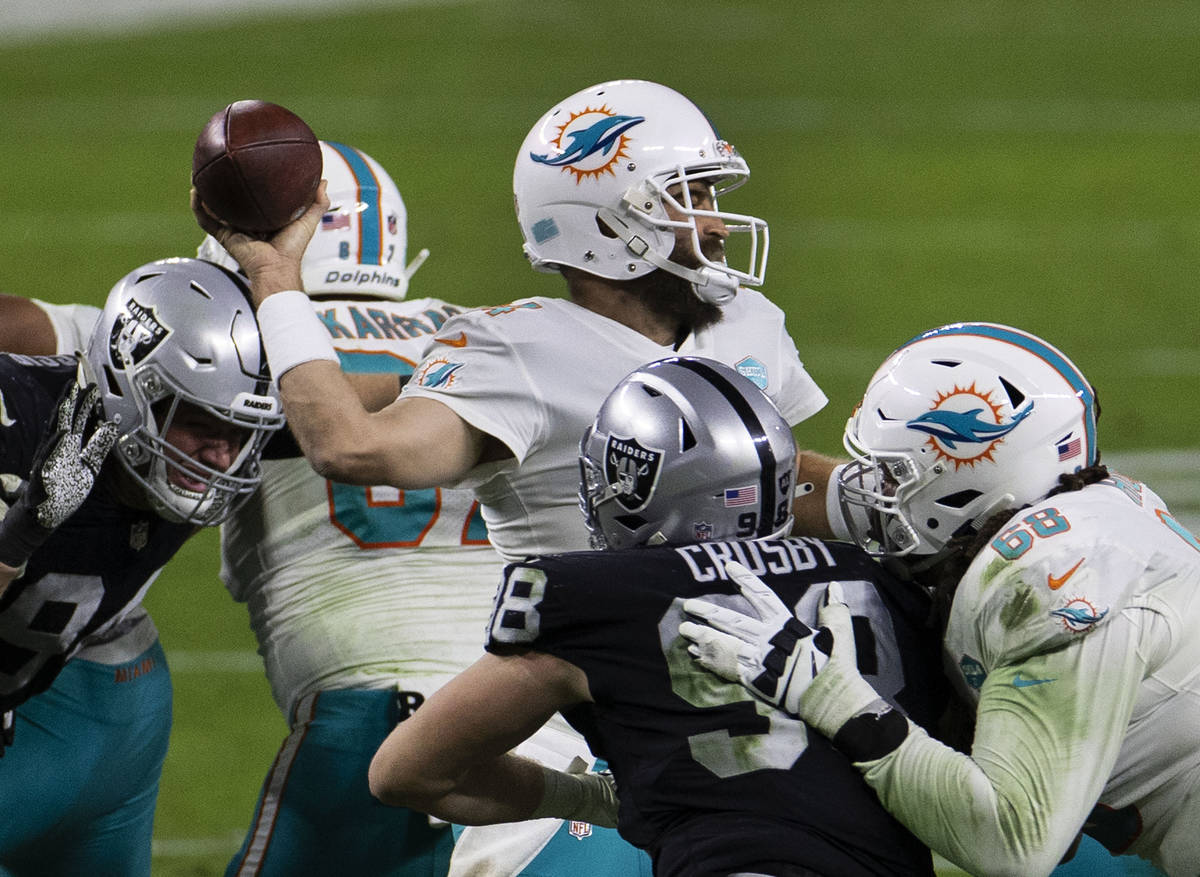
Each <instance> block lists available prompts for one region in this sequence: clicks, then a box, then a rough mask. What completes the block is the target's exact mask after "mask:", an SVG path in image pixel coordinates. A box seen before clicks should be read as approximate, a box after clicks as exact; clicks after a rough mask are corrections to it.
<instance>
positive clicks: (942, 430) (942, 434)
mask: <svg viewBox="0 0 1200 877" xmlns="http://www.w3.org/2000/svg"><path fill="white" fill-rule="evenodd" d="M982 411H983V409H982V408H972V409H971V410H970V411H946V410H944V409H939V410H936V411H926V412H925V413H924V414H922V415H921V416H920V417H914V418H913V419H912V420H910V421H908V423H906V424H904V425H905V426H907V427H908V428H909V429H915V430H917V431H918V432H924V433H928V434H929V435H931V436H933V437H934V438H936V439H941V440H942V441H943V442H944V443H945V444H946V446H947V447H948V448H950V449H952V450H953V449H955V448H957V447H958V446H957V445H956V444H955V442H963V443H973V444H983V443H984V442H994V441H996V440H997V439H1001V438H1004V436H1006V435H1008V434H1009V433H1010V432H1012V431H1013V430H1014V429H1016V428H1017V425H1018V424H1020V422H1021V421H1022V420H1024V419H1025V418H1026V417H1028V416H1029V415H1030V413H1031V412H1032V411H1033V402H1032V401H1031V402H1030V403H1029V404H1028V405H1026V406H1025V407H1024V408H1022V409H1021V410H1020V411H1018V412H1017V413H1016V414H1014V415H1013V418H1012V420H1010V421H1009V422H1008V423H988V422H987V421H986V420H984V419H983V418H981V417H980V416H979V414H980V412H982Z"/></svg>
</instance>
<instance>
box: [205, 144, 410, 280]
mask: <svg viewBox="0 0 1200 877" xmlns="http://www.w3.org/2000/svg"><path fill="white" fill-rule="evenodd" d="M321 156H322V158H323V160H324V166H323V168H322V171H321V174H322V177H323V178H324V179H325V180H326V190H325V193H326V195H327V196H328V198H329V210H328V211H327V212H326V213H325V215H324V216H322V217H321V224H320V225H319V226H318V227H317V230H316V232H315V233H314V234H313V237H312V240H311V241H310V242H309V244H308V249H306V250H305V251H304V259H303V260H302V262H301V264H300V273H301V277H302V279H303V280H304V288H305V290H306V291H307V292H308V293H309V294H312V295H318V294H326V293H347V294H354V295H366V296H372V297H374V298H390V299H395V300H397V301H399V300H403V298H404V296H405V295H406V294H407V293H408V281H409V278H411V277H412V275H413V274H414V273H415V272H416V270H417V269H418V268H419V267H421V263H422V262H424V261H425V258H426V257H427V256H428V255H429V251H428V250H421V252H420V253H418V254H417V257H416V258H415V259H413V261H412V262H411V263H408V264H406V263H405V257H406V255H407V249H408V227H407V226H408V214H407V211H406V210H405V207H404V199H403V198H402V197H401V196H400V190H399V189H398V188H397V187H396V183H395V182H394V181H393V180H392V178H391V177H390V176H389V175H388V172H387V171H385V170H384V169H383V166H382V165H380V164H379V162H377V161H376V160H375V159H374V158H372V157H371V156H369V155H367V154H366V153H365V152H363V151H362V150H360V149H355V148H354V147H352V146H346V145H345V144H342V143H334V142H332V141H328V140H322V141H321ZM197 254H198V255H199V256H200V258H202V259H208V260H209V261H212V262H216V263H218V264H220V265H224V266H225V267H228V268H233V269H235V270H236V269H237V263H236V262H234V260H233V259H232V257H230V256H229V254H228V253H227V252H225V249H224V248H223V247H221V245H220V244H218V243H217V242H216V240H215V239H214V238H212V237H211V236H209V237H206V238H205V240H204V242H203V243H202V244H201V245H200V249H199V250H198V253H197Z"/></svg>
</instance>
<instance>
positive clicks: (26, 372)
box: [0, 354, 195, 711]
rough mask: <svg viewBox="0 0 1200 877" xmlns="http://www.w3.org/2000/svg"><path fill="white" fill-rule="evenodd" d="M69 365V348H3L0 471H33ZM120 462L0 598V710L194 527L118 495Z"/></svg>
mask: <svg viewBox="0 0 1200 877" xmlns="http://www.w3.org/2000/svg"><path fill="white" fill-rule="evenodd" d="M75 368H76V362H75V358H74V357H70V356H18V355H13V354H0V473H12V474H15V475H19V476H20V477H21V478H27V477H28V476H29V472H30V469H31V468H32V465H33V456H34V453H35V451H36V450H37V447H38V443H39V441H40V440H41V437H42V436H43V435H44V434H45V433H46V432H47V431H48V430H49V429H50V428H51V425H52V421H53V418H54V416H55V413H56V404H57V402H58V399H59V396H60V395H61V393H62V391H63V388H64V387H65V386H66V385H67V383H68V381H70V380H72V379H73V378H74V376H75ZM114 453H116V452H115V451H114ZM118 465H119V464H118V463H117V461H116V460H115V459H112V458H110V459H109V460H108V461H107V462H106V463H105V465H104V467H103V468H102V469H101V472H100V476H99V477H98V478H97V479H96V486H95V488H94V489H93V490H92V492H91V494H90V495H89V496H88V498H87V499H86V500H85V501H84V503H83V505H82V506H80V508H79V509H78V510H77V511H76V512H75V514H73V515H72V516H71V517H70V518H68V519H67V520H66V521H65V522H64V523H63V525H62V526H61V527H59V528H58V530H56V531H55V532H54V533H52V534H51V535H50V538H49V539H47V540H46V542H45V543H44V544H43V545H42V546H41V547H40V548H38V550H37V551H35V552H34V554H33V556H32V557H31V558H30V559H29V562H28V563H27V564H26V567H25V573H24V575H22V576H21V577H20V578H18V579H16V580H14V581H13V582H12V583H11V584H10V585H9V586H8V588H7V589H6V590H5V591H4V594H3V596H2V597H0V711H3V710H8V709H12V708H13V707H15V706H17V705H18V704H20V703H23V702H24V701H26V700H28V699H29V698H30V697H32V696H33V695H35V694H37V693H38V692H40V691H44V690H45V689H46V688H48V687H49V686H50V683H51V682H53V681H54V677H55V676H57V675H58V672H59V671H60V670H61V669H62V666H63V664H65V663H66V661H67V659H68V658H70V656H71V655H72V654H73V653H74V652H75V651H77V650H78V649H79V647H80V646H81V645H82V644H83V640H84V639H85V638H86V637H89V636H96V635H102V634H103V633H105V632H106V631H107V630H109V629H110V628H111V627H112V626H113V625H115V624H116V623H117V622H119V621H120V619H121V618H122V617H124V616H125V614H126V613H128V612H129V610H130V609H132V608H133V607H134V606H136V605H137V604H138V603H139V602H140V600H141V598H142V595H143V593H144V592H145V590H146V588H148V587H149V586H150V583H151V582H152V581H153V580H154V577H155V576H156V575H157V573H158V571H159V570H160V569H161V568H162V566H163V564H165V563H166V562H167V560H168V559H170V558H171V557H172V556H173V555H174V554H175V552H176V551H178V550H179V547H180V546H181V545H182V544H183V543H184V541H185V540H186V539H187V538H188V536H190V535H191V534H192V533H194V532H195V527H193V526H192V525H190V524H175V523H170V522H168V521H166V520H164V519H163V518H161V517H159V516H158V515H156V514H155V513H154V512H152V511H150V510H148V509H146V510H139V509H133V508H130V507H129V506H127V505H124V504H122V503H120V502H118V500H117V498H116V495H115V493H114V490H113V477H114V475H116V474H117V471H116V470H117V466H118Z"/></svg>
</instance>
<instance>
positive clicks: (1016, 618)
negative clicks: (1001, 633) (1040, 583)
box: [1000, 579, 1038, 630]
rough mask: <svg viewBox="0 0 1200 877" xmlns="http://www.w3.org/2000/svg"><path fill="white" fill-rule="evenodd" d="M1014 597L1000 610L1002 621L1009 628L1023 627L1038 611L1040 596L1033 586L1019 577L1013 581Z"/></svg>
mask: <svg viewBox="0 0 1200 877" xmlns="http://www.w3.org/2000/svg"><path fill="white" fill-rule="evenodd" d="M1013 588H1014V590H1013V595H1012V598H1011V599H1010V600H1009V601H1008V602H1007V603H1006V604H1004V607H1003V608H1002V609H1001V610H1000V623H1001V624H1002V625H1004V627H1005V628H1007V629H1008V630H1015V629H1016V628H1018V627H1021V626H1022V625H1023V624H1025V623H1026V622H1027V621H1029V619H1030V618H1032V617H1033V616H1034V615H1035V614H1037V611H1038V598H1037V595H1036V594H1035V593H1034V590H1033V588H1031V587H1029V585H1027V584H1025V582H1024V580H1022V579H1018V580H1017V581H1016V582H1014V583H1013Z"/></svg>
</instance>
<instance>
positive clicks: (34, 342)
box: [0, 295, 58, 356]
mask: <svg viewBox="0 0 1200 877" xmlns="http://www.w3.org/2000/svg"><path fill="white" fill-rule="evenodd" d="M57 346H58V339H57V338H56V337H55V335H54V325H53V324H52V323H51V322H50V318H49V317H48V316H47V315H46V312H45V311H43V310H42V309H41V308H40V307H38V306H37V305H36V304H34V303H33V301H32V300H30V299H27V298H20V297H19V296H15V295H0V350H2V351H4V352H5V353H25V354H29V355H33V356H37V355H51V354H53V353H54V352H55V350H56V349H57Z"/></svg>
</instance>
